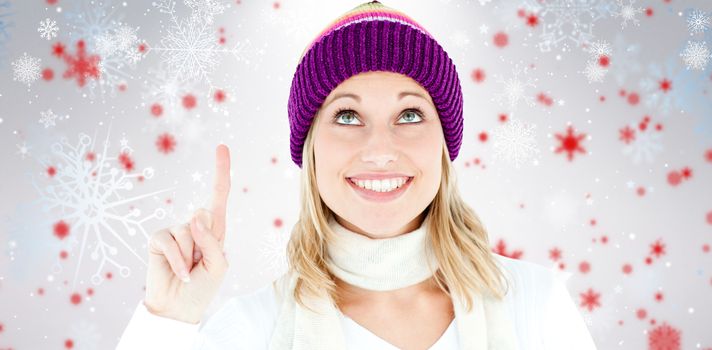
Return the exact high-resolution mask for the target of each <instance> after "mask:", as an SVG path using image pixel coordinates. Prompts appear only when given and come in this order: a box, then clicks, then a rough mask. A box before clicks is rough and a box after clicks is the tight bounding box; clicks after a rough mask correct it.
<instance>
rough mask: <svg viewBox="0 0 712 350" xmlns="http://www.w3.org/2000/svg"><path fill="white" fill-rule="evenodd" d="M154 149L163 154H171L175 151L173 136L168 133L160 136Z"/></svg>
mask: <svg viewBox="0 0 712 350" xmlns="http://www.w3.org/2000/svg"><path fill="white" fill-rule="evenodd" d="M156 147H158V150H159V151H161V152H163V153H165V154H168V153H171V152H173V151H174V150H175V147H176V140H175V138H173V135H171V134H169V133H164V134H161V135H159V136H158V139H157V140H156Z"/></svg>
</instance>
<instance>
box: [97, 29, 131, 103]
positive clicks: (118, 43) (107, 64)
mask: <svg viewBox="0 0 712 350" xmlns="http://www.w3.org/2000/svg"><path fill="white" fill-rule="evenodd" d="M137 31H138V28H133V27H130V26H127V25H124V24H118V25H117V26H115V27H113V28H112V29H109V30H107V31H106V32H104V33H102V34H100V35H98V36H96V38H95V39H94V47H95V51H96V53H97V54H98V55H99V56H100V57H101V61H99V65H98V68H99V72H100V74H99V76H100V77H101V79H99V80H98V81H94V80H92V81H90V82H89V84H88V86H89V89H90V91H91V92H92V95H93V93H94V91H95V90H97V89H99V90H100V92H101V93H102V94H106V93H107V92H108V93H110V94H112V95H113V94H115V92H116V88H117V87H118V86H119V85H121V84H122V83H125V82H126V81H127V80H130V79H133V75H132V74H131V73H130V70H133V69H135V68H136V63H137V62H138V61H140V60H141V59H143V54H142V53H141V52H139V45H140V43H141V41H140V40H139V38H138V35H137Z"/></svg>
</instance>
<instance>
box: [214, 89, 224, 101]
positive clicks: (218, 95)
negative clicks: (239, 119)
mask: <svg viewBox="0 0 712 350" xmlns="http://www.w3.org/2000/svg"><path fill="white" fill-rule="evenodd" d="M213 98H214V99H215V102H217V103H223V102H225V99H226V98H227V94H226V93H225V91H223V90H220V89H218V90H216V91H215V94H214V95H213Z"/></svg>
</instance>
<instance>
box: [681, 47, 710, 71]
mask: <svg viewBox="0 0 712 350" xmlns="http://www.w3.org/2000/svg"><path fill="white" fill-rule="evenodd" d="M680 57H682V60H683V61H684V62H685V65H686V66H687V69H694V70H704V69H705V67H706V66H707V62H708V61H709V59H710V57H712V54H710V50H709V48H707V43H706V42H704V41H702V42H700V41H688V42H687V46H686V47H685V50H684V51H683V52H682V53H681V54H680Z"/></svg>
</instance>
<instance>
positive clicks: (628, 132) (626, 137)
mask: <svg viewBox="0 0 712 350" xmlns="http://www.w3.org/2000/svg"><path fill="white" fill-rule="evenodd" d="M619 132H620V137H619V139H620V140H621V141H623V142H625V144H626V145H627V144H629V143H631V142H632V141H634V140H635V129H633V128H631V127H630V126H627V125H626V127H625V128H623V129H620V130H619Z"/></svg>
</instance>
